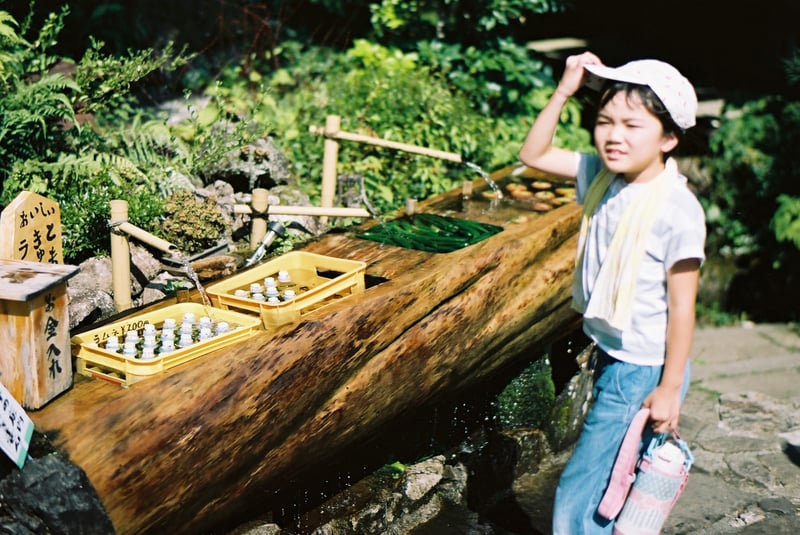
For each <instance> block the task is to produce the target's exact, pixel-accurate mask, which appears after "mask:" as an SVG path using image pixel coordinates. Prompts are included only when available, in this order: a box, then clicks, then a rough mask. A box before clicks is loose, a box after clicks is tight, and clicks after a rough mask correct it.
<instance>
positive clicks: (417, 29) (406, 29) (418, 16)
mask: <svg viewBox="0 0 800 535" xmlns="http://www.w3.org/2000/svg"><path fill="white" fill-rule="evenodd" d="M565 5H566V2H564V1H559V0H490V1H488V2H469V1H464V0H412V1H410V2H409V1H406V0H380V1H379V2H372V3H370V5H369V9H370V13H371V22H372V29H373V31H374V32H375V34H376V36H377V37H378V38H391V39H392V42H394V43H398V42H400V41H401V40H416V39H431V38H433V37H436V36H441V37H444V38H445V39H446V40H448V41H453V42H455V41H461V42H470V41H477V40H478V39H480V36H485V35H487V34H489V33H497V32H498V31H499V30H500V29H501V28H504V27H507V26H510V25H512V24H515V23H519V22H521V21H523V20H525V19H526V18H527V17H529V16H533V15H536V14H541V13H550V12H555V11H561V10H563V9H564V7H565Z"/></svg>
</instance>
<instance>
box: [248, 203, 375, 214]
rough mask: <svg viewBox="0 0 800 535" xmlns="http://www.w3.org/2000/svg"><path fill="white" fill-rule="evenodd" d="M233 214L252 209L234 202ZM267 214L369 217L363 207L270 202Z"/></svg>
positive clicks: (251, 211)
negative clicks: (287, 204) (284, 204)
mask: <svg viewBox="0 0 800 535" xmlns="http://www.w3.org/2000/svg"><path fill="white" fill-rule="evenodd" d="M233 213H235V214H252V213H253V209H252V208H250V207H249V206H248V205H246V204H236V205H234V207H233ZM267 214H268V215H308V216H328V217H371V214H370V213H369V212H368V211H367V210H365V209H364V208H339V207H335V206H331V207H324V206H283V205H280V204H270V205H269V207H268V208H267Z"/></svg>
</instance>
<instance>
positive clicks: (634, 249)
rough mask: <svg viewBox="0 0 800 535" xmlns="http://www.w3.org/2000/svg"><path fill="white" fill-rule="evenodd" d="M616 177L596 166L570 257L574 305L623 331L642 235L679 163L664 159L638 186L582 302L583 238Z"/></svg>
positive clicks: (642, 252)
mask: <svg viewBox="0 0 800 535" xmlns="http://www.w3.org/2000/svg"><path fill="white" fill-rule="evenodd" d="M615 176H616V175H614V174H613V173H610V172H609V171H608V170H607V169H603V170H602V171H600V173H598V174H597V177H595V179H594V181H593V182H592V184H591V185H590V186H589V189H588V190H587V192H586V197H585V198H584V203H583V216H582V219H581V228H580V234H579V237H578V254H577V257H576V259H575V280H574V285H573V290H574V291H573V306H574V307H575V308H576V309H577V310H578V311H580V312H582V313H583V315H584V317H585V318H598V319H602V320H604V321H605V322H606V323H608V324H609V325H610V326H611V327H613V328H614V329H616V330H618V331H620V332H622V331H624V330H625V329H627V328H628V327H629V326H630V323H631V312H632V307H633V296H634V291H635V289H636V279H637V278H638V275H639V268H640V266H641V264H642V260H644V255H645V246H646V241H647V237H648V236H649V234H650V231H651V229H652V227H653V223H654V222H655V219H656V216H657V215H658V213H659V211H660V208H661V206H662V205H663V203H664V201H665V199H666V196H667V192H668V188H669V187H670V185H671V184H674V183H675V182H676V180H677V177H678V167H677V165H676V163H675V161H674V160H672V159H669V160H667V162H666V165H665V167H664V170H663V171H662V172H661V173H659V174H658V176H656V177H655V178H654V179H653V180H651V181H650V182H648V183H647V184H645V185H643V187H642V188H641V191H640V192H639V194H638V196H637V197H636V198H635V199H634V200H633V201H632V202H631V203H630V205H629V206H628V207H627V208H626V209H625V212H624V213H623V214H622V217H621V218H620V220H619V223H618V224H617V228H616V230H615V231H614V236H613V237H612V238H611V243H610V244H609V246H608V251H607V253H606V257H605V258H604V259H603V262H602V264H601V266H600V270H599V272H598V274H597V278H596V280H595V282H594V287H593V288H592V291H591V295H590V296H589V300H588V302H584V299H583V287H584V284H583V280H582V278H583V276H584V275H583V261H584V256H585V254H586V247H587V243H586V238H587V236H588V234H589V227H590V225H591V223H592V217H594V213H595V211H596V209H597V207H598V206H599V204H600V201H601V200H602V199H603V196H604V195H605V192H606V190H607V189H608V187H609V185H611V182H612V181H613V180H614V177H615Z"/></svg>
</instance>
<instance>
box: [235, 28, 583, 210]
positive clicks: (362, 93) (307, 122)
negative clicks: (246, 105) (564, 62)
mask: <svg viewBox="0 0 800 535" xmlns="http://www.w3.org/2000/svg"><path fill="white" fill-rule="evenodd" d="M431 50H432V49H431V48H430V47H429V49H428V50H427V52H426V53H425V54H423V53H422V52H419V53H418V52H403V51H401V50H399V49H396V48H388V47H384V46H381V45H378V44H375V43H370V42H368V41H364V40H356V41H355V42H354V44H353V47H352V48H350V49H349V50H347V51H346V53H345V54H344V55H338V56H336V55H331V54H324V53H323V51H322V50H321V49H318V48H308V49H306V48H304V47H303V46H301V45H299V44H298V43H293V42H287V43H283V45H282V47H281V48H280V50H279V52H280V54H281V59H282V63H283V64H285V65H290V66H291V67H286V68H281V69H278V70H275V71H272V72H271V73H269V74H267V75H264V78H263V79H262V80H260V83H261V85H263V87H265V88H267V90H268V91H269V98H266V97H263V98H262V100H263V101H264V102H265V104H264V106H263V108H264V109H270V107H271V111H270V113H271V116H270V117H271V120H270V121H269V122H270V125H271V127H272V129H273V131H274V132H275V137H276V139H277V140H278V141H279V143H280V144H281V149H282V150H283V151H284V152H285V153H286V155H287V157H288V159H289V161H290V162H292V163H293V165H295V170H296V172H297V176H298V178H299V180H300V182H301V184H304V186H305V187H306V188H307V189H308V192H309V194H310V195H311V197H312V199H315V198H317V196H318V187H319V178H318V177H319V175H320V173H321V167H322V152H323V151H322V149H323V143H322V140H321V139H320V138H319V137H318V136H316V135H312V134H309V132H308V127H309V126H312V125H317V126H321V125H322V124H324V122H325V117H326V116H327V115H329V114H333V115H339V116H340V117H341V118H342V124H341V129H342V130H345V131H349V132H357V133H360V134H363V135H368V136H373V137H378V138H381V139H386V140H391V141H397V142H403V143H408V144H411V145H417V146H422V147H429V148H432V149H437V150H442V151H447V152H453V153H456V154H460V155H462V156H463V157H464V159H465V160H467V161H471V162H475V163H477V164H478V165H480V166H482V167H484V168H485V169H489V170H492V169H496V168H498V167H500V166H504V165H508V164H510V163H513V162H515V161H516V160H517V153H518V151H519V147H520V146H521V144H522V141H523V139H524V137H525V135H526V134H527V131H528V129H529V128H530V120H531V119H530V117H532V116H533V115H534V114H535V113H537V112H538V110H540V109H541V107H543V106H544V104H545V103H546V101H547V97H548V96H549V94H550V93H551V92H552V90H553V83H552V81H550V83H549V84H546V83H544V80H545V79H549V78H548V76H549V75H548V74H547V71H546V70H545V71H544V72H543V73H542V74H541V76H540V77H539V78H537V77H535V76H533V75H532V73H534V72H538V71H537V68H538V67H541V64H540V63H538V62H537V61H536V60H533V59H529V60H528V66H527V67H524V66H517V68H516V71H515V72H520V73H522V72H525V73H527V74H530V75H531V76H523V75H520V76H519V77H518V78H515V80H517V83H518V87H519V91H523V90H524V91H526V93H525V95H521V96H519V97H514V98H513V99H512V98H511V97H509V96H508V94H509V92H508V91H505V90H498V91H497V95H498V96H497V98H496V100H495V101H494V102H496V103H500V102H501V101H502V105H501V104H498V106H497V108H498V113H497V114H496V115H495V114H490V113H487V110H486V109H485V106H483V104H484V103H485V98H488V97H486V95H487V93H481V92H479V91H476V90H473V89H475V86H473V85H471V84H470V85H462V86H459V84H460V81H464V82H465V84H466V79H467V78H468V77H462V76H452V75H453V73H454V72H455V71H456V70H457V65H456V64H457V63H458V65H460V66H466V63H465V62H459V61H457V60H456V59H455V58H456V56H457V55H458V54H457V50H456V49H454V48H447V47H441V48H440V50H441V51H442V52H441V53H438V52H436V53H435V52H433V51H431ZM437 54H438V55H437ZM448 54H451V55H452V57H449V56H448ZM423 55H425V58H426V60H425V61H423V59H422V56H423ZM476 55H477V52H476ZM518 59H519V60H520V62H521V61H522V58H518ZM488 63H489V64H491V69H490V68H489V67H486V68H485V70H484V71H483V72H488V71H489V70H492V73H493V74H494V75H499V73H500V72H501V71H502V69H503V67H502V65H500V64H495V63H491V62H488ZM474 77H475V78H477V77H478V76H477V75H475V76H474ZM523 80H524V83H523ZM457 82H458V83H457ZM238 83H239V84H242V83H245V82H238ZM512 100H514V102H515V104H513V105H509V104H508V103H509V102H511V101H512ZM267 101H270V102H267ZM521 109H524V110H525V113H524V114H523V115H520V114H519V111H520V110H521ZM503 110H505V111H506V113H505V114H503V113H502V111H503ZM512 110H513V111H512ZM579 110H580V108H579V105H578V104H577V103H574V102H572V103H570V104H569V106H568V107H567V109H566V110H565V113H564V116H563V119H564V120H563V122H562V124H561V125H560V127H559V129H558V137H559V142H560V143H563V144H564V145H565V146H570V147H573V148H587V147H589V146H590V137H589V134H588V132H586V131H585V130H584V129H582V128H581V126H580V111H579ZM337 169H338V172H339V173H340V174H352V175H362V176H364V178H365V183H366V186H367V194H368V196H369V198H370V200H371V202H372V203H373V204H374V205H375V206H376V208H377V209H378V210H379V211H381V212H386V211H389V210H393V209H396V208H399V207H400V206H402V205H403V203H404V202H405V199H406V198H408V197H414V198H418V199H423V198H426V197H428V196H430V195H433V194H436V193H440V192H443V191H446V190H449V189H451V188H452V187H454V186H455V185H457V184H458V183H460V181H461V180H462V179H464V178H475V177H474V176H472V175H471V174H470V172H469V171H467V169H466V168H465V167H463V166H460V165H458V164H454V163H452V162H445V161H440V160H437V159H434V158H431V157H426V156H420V155H414V154H409V153H405V152H400V151H393V150H390V149H385V148H380V147H375V146H371V145H367V144H362V143H351V142H342V143H341V144H340V149H339V158H338V167H337ZM304 181H305V182H304Z"/></svg>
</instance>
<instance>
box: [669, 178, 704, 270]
mask: <svg viewBox="0 0 800 535" xmlns="http://www.w3.org/2000/svg"><path fill="white" fill-rule="evenodd" d="M681 197H682V199H681V202H680V203H679V204H678V205H677V207H676V209H675V211H672V212H671V213H672V214H673V217H670V220H671V222H672V225H673V228H672V232H671V235H670V238H669V240H668V241H667V250H666V252H665V253H666V256H665V260H666V262H665V264H666V266H667V269H670V268H672V266H673V265H675V263H676V262H678V261H680V260H685V259H687V258H697V259H698V260H700V263H701V264H702V263H703V261H704V260H705V257H706V255H705V242H706V218H705V212H704V211H703V207H702V206H701V205H700V202H699V201H698V200H697V198H696V197H695V196H694V195H693V194H692V193H691V192H689V191H688V190H686V192H685V193H684V194H683V195H682V196H681Z"/></svg>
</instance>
